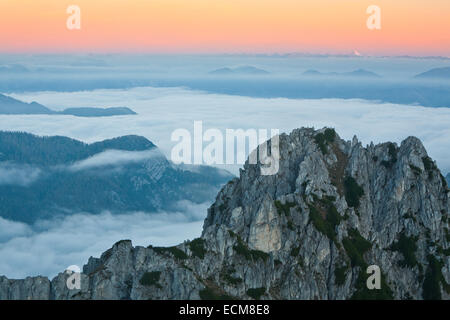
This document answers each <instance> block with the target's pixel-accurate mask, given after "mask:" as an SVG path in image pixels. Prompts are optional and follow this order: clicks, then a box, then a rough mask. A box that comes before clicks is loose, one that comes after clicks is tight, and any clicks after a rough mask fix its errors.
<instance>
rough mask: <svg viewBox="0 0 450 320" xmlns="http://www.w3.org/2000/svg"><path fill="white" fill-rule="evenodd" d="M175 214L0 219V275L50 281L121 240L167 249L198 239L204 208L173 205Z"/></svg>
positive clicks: (189, 205) (186, 204) (200, 206)
mask: <svg viewBox="0 0 450 320" xmlns="http://www.w3.org/2000/svg"><path fill="white" fill-rule="evenodd" d="M178 206H179V208H180V209H179V211H176V212H160V213H152V214H149V213H144V212H134V213H128V214H120V215H112V214H110V213H109V212H104V213H102V214H99V215H92V214H88V213H77V214H74V215H71V216H67V217H64V218H60V219H53V220H44V221H39V222H37V223H36V224H34V225H32V226H28V225H26V224H24V223H19V222H14V221H9V220H6V219H3V218H0V257H1V259H0V275H6V276H8V277H9V278H24V277H27V276H36V275H44V276H49V277H53V276H55V275H56V274H57V273H58V272H62V271H64V270H65V269H66V268H67V267H68V266H70V265H78V266H79V267H80V268H81V267H82V266H83V265H84V264H85V263H86V262H87V260H88V258H89V257H90V256H95V257H99V256H100V254H101V253H102V252H104V251H105V250H107V249H109V248H110V247H111V246H112V245H113V244H114V243H115V242H117V241H119V240H121V239H131V240H132V241H133V245H141V246H148V245H150V244H151V245H154V246H171V245H175V244H179V243H181V242H183V241H184V240H187V239H194V238H196V237H199V236H200V233H201V228H202V225H203V219H204V218H205V216H206V209H207V207H208V206H209V204H206V203H204V204H193V203H190V202H187V201H183V202H180V203H179V204H178Z"/></svg>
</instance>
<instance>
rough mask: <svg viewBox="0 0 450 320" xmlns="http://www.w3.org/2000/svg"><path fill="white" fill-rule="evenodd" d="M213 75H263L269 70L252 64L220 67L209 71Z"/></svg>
mask: <svg viewBox="0 0 450 320" xmlns="http://www.w3.org/2000/svg"><path fill="white" fill-rule="evenodd" d="M209 74H215V75H246V74H247V75H263V74H270V72H268V71H266V70H263V69H259V68H256V67H252V66H242V67H237V68H220V69H216V70H213V71H211V72H209Z"/></svg>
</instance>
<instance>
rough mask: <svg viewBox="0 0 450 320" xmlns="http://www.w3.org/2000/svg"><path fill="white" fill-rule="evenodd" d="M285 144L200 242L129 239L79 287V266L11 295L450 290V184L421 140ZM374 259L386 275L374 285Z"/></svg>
mask: <svg viewBox="0 0 450 320" xmlns="http://www.w3.org/2000/svg"><path fill="white" fill-rule="evenodd" d="M279 145H280V163H279V171H278V173H277V174H276V175H272V176H270V175H269V176H264V175H261V174H260V170H259V169H260V167H259V165H250V164H248V163H246V164H245V166H244V170H242V171H241V172H240V177H239V178H235V179H233V180H231V181H230V182H229V183H228V184H227V185H226V186H224V187H223V188H222V190H221V191H220V192H219V194H218V195H217V198H216V201H215V202H214V204H213V205H212V206H211V207H210V209H209V210H208V215H207V218H206V220H205V223H204V229H203V233H202V235H201V237H200V238H198V239H195V240H193V241H186V242H184V243H183V244H180V245H178V246H176V247H170V248H157V247H151V246H149V247H148V248H145V247H133V246H132V244H131V242H130V241H126V240H125V241H120V242H118V243H116V244H115V245H114V246H113V247H112V248H111V249H109V250H108V251H106V252H105V253H103V254H102V256H101V257H100V258H92V257H91V258H90V259H89V261H88V263H87V264H86V265H85V266H84V268H83V272H82V273H81V275H80V277H81V281H80V284H81V286H80V288H79V289H73V290H69V289H68V287H67V285H66V283H67V279H68V278H69V277H70V276H71V275H69V274H68V273H61V274H59V275H58V276H57V277H56V278H55V279H53V280H52V281H51V282H50V281H48V280H47V279H45V278H41V277H38V278H27V279H25V280H8V279H6V278H4V277H3V278H0V299H42V298H44V299H220V298H222V299H224V298H237V299H259V298H261V299H350V298H354V299H449V298H450V286H449V283H450V258H449V251H450V244H449V241H450V235H449V214H448V212H449V190H448V188H447V184H446V182H445V179H444V177H443V176H442V175H441V173H440V172H439V170H438V169H437V167H436V165H435V163H434V162H433V161H432V160H431V159H430V158H429V157H428V155H427V153H426V150H425V149H424V147H423V145H422V143H421V142H420V141H419V140H418V139H417V138H414V137H409V138H407V139H406V140H404V141H403V142H402V143H401V145H400V146H398V145H396V144H394V143H383V144H379V145H373V144H371V145H369V146H367V147H363V146H362V144H361V143H360V142H359V141H358V140H357V138H356V137H355V138H353V140H352V141H344V140H342V139H340V138H339V136H338V135H337V134H336V133H335V132H334V130H332V129H322V130H318V131H315V130H313V129H297V130H294V131H293V132H292V133H291V134H289V135H286V134H283V135H281V136H280V137H279ZM373 265H375V266H377V267H378V268H379V270H380V271H381V283H380V289H373V290H370V289H369V288H368V287H367V286H366V280H367V277H368V276H369V274H368V273H367V272H366V271H367V269H368V267H369V266H373ZM375 268H376V267H375ZM369 269H370V268H369Z"/></svg>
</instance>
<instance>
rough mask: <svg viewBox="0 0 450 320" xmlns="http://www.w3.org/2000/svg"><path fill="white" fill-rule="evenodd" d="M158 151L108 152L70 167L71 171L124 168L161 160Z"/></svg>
mask: <svg viewBox="0 0 450 320" xmlns="http://www.w3.org/2000/svg"><path fill="white" fill-rule="evenodd" d="M161 156H162V154H161V152H159V151H158V150H157V149H153V150H146V151H123V150H106V151H103V152H100V153H98V154H96V155H94V156H92V157H90V158H87V159H84V160H80V161H78V162H76V163H74V164H72V165H71V166H69V167H68V169H69V170H71V171H80V170H87V169H93V168H98V167H104V166H122V165H125V164H128V163H134V162H141V161H144V160H148V159H152V158H160V157H161Z"/></svg>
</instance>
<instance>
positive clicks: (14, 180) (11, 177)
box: [0, 162, 41, 186]
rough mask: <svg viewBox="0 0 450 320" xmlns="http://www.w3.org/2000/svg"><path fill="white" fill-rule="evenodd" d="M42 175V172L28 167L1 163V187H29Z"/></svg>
mask: <svg viewBox="0 0 450 320" xmlns="http://www.w3.org/2000/svg"><path fill="white" fill-rule="evenodd" d="M40 175H41V170H40V169H38V168H34V167H31V166H28V165H18V164H13V163H9V162H3V163H2V162H0V185H19V186H28V185H29V184H31V183H33V182H34V181H36V180H37V179H38V178H39V177H40Z"/></svg>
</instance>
